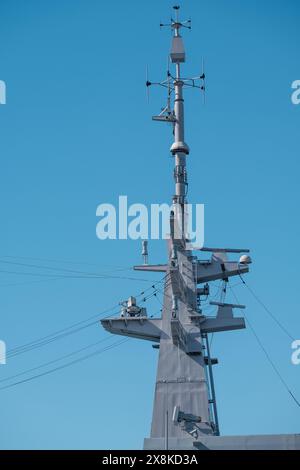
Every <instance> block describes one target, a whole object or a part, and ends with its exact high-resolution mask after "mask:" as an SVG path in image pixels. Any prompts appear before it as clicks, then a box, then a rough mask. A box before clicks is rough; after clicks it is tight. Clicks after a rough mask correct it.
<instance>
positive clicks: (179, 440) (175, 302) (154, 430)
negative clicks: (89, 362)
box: [101, 6, 300, 450]
mask: <svg viewBox="0 0 300 470" xmlns="http://www.w3.org/2000/svg"><path fill="white" fill-rule="evenodd" d="M174 10H175V15H176V16H175V19H174V20H173V19H172V20H171V23H170V24H169V25H164V24H162V25H161V26H170V27H171V28H172V30H173V37H172V46H171V52H170V62H171V63H172V65H173V66H174V68H175V74H174V76H173V75H172V74H171V72H170V71H168V73H167V79H166V80H164V81H163V82H157V83H154V82H150V81H148V80H147V83H146V85H147V87H150V86H152V85H161V86H164V87H166V88H167V89H168V104H167V106H166V107H165V108H164V109H163V111H162V112H161V113H160V114H159V115H158V116H154V117H153V119H154V120H157V121H162V122H171V123H172V125H173V129H174V132H173V134H174V142H173V144H172V146H171V149H170V151H171V154H172V155H173V157H174V164H175V168H174V179H175V193H174V196H173V207H174V210H172V211H171V216H170V239H169V240H168V262H167V263H166V264H159V265H149V264H147V263H148V251H147V246H146V245H145V243H144V245H143V256H144V260H145V264H143V265H141V266H135V267H134V269H135V270H138V271H152V272H164V273H165V285H164V300H163V309H162V315H161V318H148V316H147V312H146V309H145V308H140V307H139V306H138V305H137V304H136V299H135V298H133V297H130V298H129V300H128V302H126V303H125V304H124V303H123V304H122V305H123V308H122V313H121V316H120V317H119V318H115V317H113V318H106V319H104V320H101V324H102V326H103V327H104V328H105V329H106V330H108V331H109V332H111V333H114V334H118V335H123V336H128V337H132V338H139V339H143V340H147V341H151V342H152V343H154V345H153V347H154V348H158V349H159V359H158V368H157V377H156V386H155V397H154V406H153V416H152V426H151V434H150V437H149V438H146V439H145V441H144V448H145V449H149V450H150V449H155V450H157V449H199V450H200V449H246V448H249V449H259V448H264V449H281V448H300V436H299V435H285V436H284V435H278V436H231V437H225V436H220V429H219V422H218V415H217V404H216V396H215V387H214V381H213V370H212V369H213V366H214V365H215V364H217V362H218V361H217V359H215V358H212V357H211V356H210V348H209V341H208V334H210V333H217V332H221V331H228V330H237V329H242V328H245V321H244V318H242V317H235V316H234V314H233V311H234V309H235V308H239V309H241V308H245V307H244V306H243V305H235V304H228V303H225V302H224V300H222V301H220V302H212V305H215V306H216V308H217V313H216V316H215V317H207V316H205V315H204V314H203V312H202V310H201V298H202V296H205V297H207V296H208V295H209V283H210V282H212V281H216V280H221V281H223V282H224V285H226V283H227V282H228V279H229V277H232V276H241V275H242V274H245V273H247V272H248V271H249V264H250V263H251V258H250V256H249V255H246V254H243V253H248V252H249V250H246V249H228V248H205V247H204V248H200V251H202V252H210V253H211V258H210V259H209V260H202V259H199V258H198V257H197V256H195V255H194V254H193V251H192V250H191V245H190V244H189V240H188V234H187V230H186V224H187V220H186V211H185V205H186V203H187V198H186V193H187V191H186V188H187V171H186V158H187V155H188V154H189V147H188V145H187V143H186V142H185V135H184V97H183V90H184V88H185V87H193V88H199V89H200V90H202V91H203V92H204V91H205V82H204V81H205V75H204V73H203V74H202V75H200V76H198V77H192V78H183V77H182V75H181V66H182V64H183V63H184V62H185V50H184V44H183V40H182V37H181V35H180V30H181V29H182V28H190V27H191V23H190V20H189V21H186V22H180V20H179V15H178V12H179V7H177V6H176V7H174ZM172 99H173V109H172V110H171V100H172ZM231 253H233V254H236V253H241V254H242V256H241V257H240V259H239V260H238V261H232V260H229V259H228V257H229V255H230V254H231Z"/></svg>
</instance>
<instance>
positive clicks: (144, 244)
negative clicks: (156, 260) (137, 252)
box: [142, 240, 148, 264]
mask: <svg viewBox="0 0 300 470" xmlns="http://www.w3.org/2000/svg"><path fill="white" fill-rule="evenodd" d="M142 256H143V258H144V264H148V241H147V240H143V241H142Z"/></svg>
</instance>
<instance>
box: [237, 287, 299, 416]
mask: <svg viewBox="0 0 300 470" xmlns="http://www.w3.org/2000/svg"><path fill="white" fill-rule="evenodd" d="M229 288H230V290H231V292H232V295H233V296H234V298H235V300H236V301H237V303H238V304H239V303H240V302H239V300H238V298H237V296H236V294H235V292H234V290H233V289H232V287H231V286H230V285H229ZM240 311H241V313H242V315H244V317H245V319H246V321H247V323H248V325H249V326H250V329H251V331H252V333H253V335H254V337H255V339H256V341H257V343H258V345H259V346H260V348H261V350H262V351H263V353H264V355H265V357H266V358H267V360H268V362H269V364H270V365H271V367H272V369H273V370H274V372H275V373H276V375H277V377H278V378H279V379H280V381H281V383H282V385H283V386H284V388H285V389H286V391H287V392H288V393H289V395H290V396H291V397H292V399H293V400H294V402H295V403H296V405H297V406H298V407H299V408H300V402H299V401H298V400H297V398H296V397H295V395H294V393H293V392H292V391H291V389H290V387H289V386H288V384H287V382H286V381H285V379H284V378H283V376H282V374H281V373H280V371H279V369H278V367H277V366H276V365H275V363H274V361H273V359H272V358H271V356H270V354H269V353H268V351H267V350H266V348H265V346H264V345H263V343H262V341H261V339H260V338H259V336H258V335H257V333H256V331H255V329H254V327H253V325H252V324H251V322H250V321H249V319H248V317H247V316H246V315H245V312H243V311H242V310H241V309H240Z"/></svg>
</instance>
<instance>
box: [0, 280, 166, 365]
mask: <svg viewBox="0 0 300 470" xmlns="http://www.w3.org/2000/svg"><path fill="white" fill-rule="evenodd" d="M165 278H166V276H164V277H163V278H162V279H161V280H160V281H158V282H156V283H155V284H152V285H151V287H149V288H147V289H145V290H144V291H142V292H141V293H140V294H138V295H137V296H136V297H137V298H139V297H141V296H144V297H143V299H142V300H141V302H146V301H147V300H149V298H151V297H152V296H153V295H154V293H155V292H157V289H155V286H156V285H157V284H160V283H161V282H163V280H164V279H165ZM150 289H152V290H154V292H151V293H150V294H148V295H146V296H145V293H146V292H147V291H148V290H150ZM117 307H118V310H116V311H115V312H113V313H111V314H110V315H106V314H107V313H108V312H111V310H114V309H115V308H117ZM117 313H119V304H116V305H114V306H113V307H111V308H109V309H107V310H105V311H104V312H102V313H100V314H99V313H98V314H96V315H93V316H91V317H89V318H87V319H85V320H81V321H79V322H77V323H74V324H72V325H70V326H68V327H65V328H62V329H60V330H56V331H55V332H53V333H50V334H48V335H46V336H43V337H40V338H38V339H36V340H33V341H31V342H29V343H26V344H23V345H21V346H17V347H15V348H13V349H10V350H9V351H8V352H7V357H13V356H16V355H19V354H22V353H25V352H28V351H31V350H33V349H36V348H39V347H42V346H44V345H47V344H49V343H51V342H53V341H56V340H58V339H61V338H64V337H65V336H68V335H70V334H74V333H77V332H78V331H81V330H83V329H85V328H88V327H90V326H93V325H95V324H97V323H98V321H99V319H100V318H103V317H104V318H106V317H108V316H113V315H116V314H117ZM104 315H106V317H105V316H104ZM94 318H96V320H95V321H92V322H90V323H88V324H86V323H87V322H88V321H89V320H93V319H94ZM80 325H82V326H80ZM76 327H78V328H76ZM74 328H75V329H74ZM70 330H71V331H70Z"/></svg>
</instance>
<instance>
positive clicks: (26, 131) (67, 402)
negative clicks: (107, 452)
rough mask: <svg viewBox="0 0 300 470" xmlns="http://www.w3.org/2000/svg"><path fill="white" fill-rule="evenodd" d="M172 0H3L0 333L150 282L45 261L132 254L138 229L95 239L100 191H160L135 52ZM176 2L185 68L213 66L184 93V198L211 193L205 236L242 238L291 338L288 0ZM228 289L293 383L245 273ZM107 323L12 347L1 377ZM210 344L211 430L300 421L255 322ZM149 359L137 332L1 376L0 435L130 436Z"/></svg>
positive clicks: (153, 248)
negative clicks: (202, 88) (5, 385)
mask: <svg viewBox="0 0 300 470" xmlns="http://www.w3.org/2000/svg"><path fill="white" fill-rule="evenodd" d="M172 4H173V2H170V1H167V0H164V1H161V0H155V1H151V2H149V1H142V0H139V1H137V0H129V1H127V2H124V1H120V0H119V1H111V2H104V1H96V0H88V1H83V0H54V1H53V0H52V1H44V2H40V1H38V0H27V1H26V2H24V1H21V0H19V1H16V0H2V1H1V5H0V17H1V29H0V63H1V66H0V79H2V80H5V81H6V84H7V104H6V105H5V106H0V135H1V138H0V159H1V160H0V161H1V171H0V188H1V202H0V205H1V211H0V214H1V233H0V271H1V272H0V338H1V339H5V340H6V342H7V345H8V348H9V349H11V348H15V347H17V346H19V345H22V344H24V343H27V342H30V341H32V340H35V339H36V338H39V337H42V336H45V335H47V334H49V333H52V332H53V331H56V330H59V329H61V328H64V327H67V326H68V325H70V324H72V323H75V322H79V321H81V320H84V319H86V318H88V317H90V316H92V315H96V314H98V313H100V312H102V311H103V310H105V309H106V308H109V307H111V306H113V305H115V304H116V303H117V302H118V301H119V300H123V299H124V298H126V297H127V296H128V295H130V294H134V293H139V292H141V291H142V290H143V289H144V288H147V287H149V285H151V279H153V276H150V275H147V279H148V278H149V281H147V282H143V281H141V280H138V281H131V280H128V279H85V278H76V279H70V278H63V279H59V280H55V281H53V280H50V279H49V278H47V277H46V276H44V275H45V274H48V275H49V273H50V274H51V273H53V272H54V271H53V270H49V269H46V268H48V267H55V268H60V269H71V270H74V269H75V270H80V271H84V272H91V271H92V272H99V273H103V272H107V271H109V270H115V269H116V267H124V268H126V267H129V266H131V265H133V264H136V263H139V262H140V261H141V259H140V258H141V257H140V242H139V241H136V242H134V241H106V242H104V241H99V240H97V238H96V235H95V227H96V222H97V220H96V216H95V211H96V207H97V205H98V204H100V203H102V202H112V203H116V202H117V199H118V196H119V194H127V195H128V197H129V201H130V202H142V203H145V204H149V203H151V202H157V203H159V202H169V201H170V200H171V195H172V192H173V178H172V165H173V162H172V159H171V158H170V156H169V145H170V143H171V137H172V136H171V132H170V129H168V127H165V126H164V125H160V124H157V123H152V122H151V114H154V113H157V112H158V111H159V109H160V107H161V106H162V105H163V104H164V94H163V93H162V92H161V91H160V90H152V91H153V92H152V95H151V101H150V105H148V104H147V102H146V93H145V87H144V82H145V66H146V64H147V63H148V64H149V69H150V75H151V78H152V79H153V80H158V79H160V78H162V77H163V76H164V74H165V68H166V56H167V53H168V51H169V46H170V34H169V33H168V32H167V31H160V30H159V27H158V25H159V23H160V21H166V20H168V19H169V16H170V6H171V5H172ZM181 4H182V9H183V11H182V14H183V15H184V16H187V17H189V16H191V17H192V20H193V30H192V33H191V34H190V33H188V32H187V33H186V34H185V44H186V49H187V54H188V59H189V62H188V63H187V64H186V68H185V70H186V74H189V73H191V74H193V75H195V74H198V73H199V71H200V68H201V58H202V56H204V57H205V63H206V73H207V101H206V106H205V107H203V106H202V102H201V98H200V96H199V95H198V93H197V92H191V91H188V92H187V93H186V106H187V108H186V125H187V130H186V140H187V142H188V144H189V145H190V147H191V154H190V156H189V158H188V172H189V181H190V190H189V199H190V201H191V202H203V203H204V204H205V206H206V231H205V238H206V243H207V245H219V246H220V245H223V246H249V247H250V248H251V250H252V256H253V260H254V263H253V265H252V269H251V274H249V275H248V277H247V279H248V281H249V285H251V286H252V288H253V289H254V290H255V292H256V293H257V294H258V295H259V297H260V298H261V299H262V300H263V301H264V302H265V303H266V305H268V307H269V308H270V309H271V310H272V312H274V314H275V315H277V317H278V318H280V320H281V321H282V323H284V325H286V326H287V328H288V329H289V330H291V331H292V333H293V335H294V336H295V337H296V338H300V328H299V296H298V291H299V285H298V284H299V282H298V279H299V273H298V262H297V253H298V245H299V237H300V230H299V229H300V225H299V170H300V164H299V122H300V106H298V107H297V106H293V105H292V104H291V100H290V94H291V89H290V87H291V83H292V81H293V80H296V79H300V67H299V43H300V28H299V25H300V4H299V2H298V1H297V0H280V1H279V0H264V1H262V0H260V1H258V0H256V1H255V0H251V1H248V0H247V1H246V0H201V1H199V0H189V1H183V2H181ZM7 257H15V258H7ZM29 258H37V259H35V260H33V259H29ZM150 258H151V261H153V262H163V261H164V260H165V244H164V242H153V243H151V244H150ZM41 260H42V261H41ZM54 260H57V261H56V262H54ZM4 261H9V262H10V263H11V262H15V263H19V264H8V263H4ZM69 261H70V262H69ZM20 263H23V264H36V265H37V264H38V265H41V266H43V268H40V269H37V268H35V267H32V266H31V267H30V266H22V265H20ZM84 263H87V264H84ZM88 263H90V264H88ZM2 271H10V273H7V272H2ZM12 272H18V273H20V272H21V273H23V274H12ZM25 272H26V273H31V274H33V273H39V274H43V275H42V276H32V275H31V274H24V273H25ZM59 273H60V274H61V273H62V274H64V273H66V272H65V271H60V272H59ZM118 273H119V275H120V276H132V277H140V278H141V277H142V276H140V275H138V274H136V273H131V272H130V271H120V272H117V273H116V272H115V273H114V275H118ZM43 276H44V277H43ZM143 278H145V276H143ZM157 279H159V277H158V278H157ZM236 293H237V295H238V297H239V300H240V302H242V303H245V304H246V305H247V315H248V317H249V318H250V320H251V322H252V324H253V326H254V328H255V330H256V332H257V334H258V335H259V337H260V338H261V339H262V341H263V343H264V345H265V347H266V348H267V350H268V351H269V353H270V354H271V356H272V358H273V359H274V361H275V362H276V364H277V365H278V367H279V368H280V370H281V372H282V373H283V375H284V377H285V378H286V380H287V381H288V383H289V385H290V387H291V388H292V389H293V390H294V391H295V393H296V394H297V395H298V397H299V396H300V380H299V379H300V366H298V367H296V366H293V365H291V363H290V356H291V348H290V342H291V341H290V340H289V339H288V338H287V337H286V336H285V335H284V334H283V333H282V331H281V330H280V329H279V328H278V327H277V326H276V325H274V323H273V322H272V321H271V320H270V318H269V317H268V316H267V315H266V314H265V312H264V310H263V309H262V308H261V306H259V305H258V304H257V303H256V301H255V300H254V299H253V298H252V296H251V295H250V294H249V292H248V291H247V290H246V289H245V288H244V287H241V286H238V287H237V288H236ZM159 308H160V305H159V303H158V302H157V301H156V300H155V299H154V300H151V302H149V305H148V309H149V313H155V314H156V313H157V312H158V311H159ZM105 336H106V334H105V333H104V332H103V331H102V329H101V327H100V326H98V325H95V326H92V327H89V328H86V329H84V330H82V331H80V332H78V333H77V334H73V335H70V336H66V337H65V338H62V339H60V340H59V341H55V342H53V343H50V344H48V345H46V346H44V347H43V348H40V349H36V350H34V351H31V352H29V353H27V354H20V355H18V356H16V357H14V358H11V359H9V361H8V364H7V365H6V366H0V380H1V379H2V378H5V377H8V376H11V375H14V374H17V373H19V372H20V371H23V370H25V369H29V368H31V367H35V366H38V365H39V364H42V363H44V362H47V361H51V360H53V359H55V358H58V357H60V356H62V355H64V354H68V353H69V352H72V351H74V350H76V349H79V348H81V347H82V348H83V347H85V346H86V345H88V344H90V343H94V342H96V341H99V340H100V339H101V338H104V337H105ZM114 341H116V339H115V338H112V339H111V340H110V343H109V344H111V343H113V342H114ZM104 345H105V343H104ZM99 347H102V345H100V346H97V347H95V348H91V349H89V350H87V351H86V352H84V353H82V354H85V353H89V352H92V351H94V350H95V349H97V348H99ZM213 354H214V355H216V356H217V357H218V358H219V361H220V364H219V365H218V366H216V367H215V377H216V390H217V397H218V401H219V414H220V424H221V430H222V433H223V434H248V433H249V434H250V433H293V432H300V427H299V421H300V419H299V418H300V410H299V408H297V407H296V405H295V403H294V402H293V401H292V400H291V399H290V398H289V396H288V394H287V392H286V391H285V390H284V388H283V387H282V385H281V383H280V382H279V380H278V377H277V376H276V375H275V374H274V372H273V371H272V370H271V368H270V366H269V364H268V363H267V362H266V359H265V356H264V355H263V353H262V352H261V350H260V349H259V348H258V345H257V343H256V341H255V338H254V337H253V334H252V333H251V331H249V330H246V331H240V332H230V333H226V334H219V335H216V336H215V338H214V342H213ZM79 356H80V354H79V355H77V356H75V357H79ZM156 361H157V352H156V351H154V350H152V348H151V344H150V343H149V344H148V343H143V342H138V341H133V340H131V341H129V342H128V343H126V344H124V345H121V346H120V347H117V348H115V349H112V350H111V351H107V352H105V353H103V354H101V355H99V356H95V357H93V358H91V359H90V360H88V361H85V362H82V363H79V364H77V365H74V366H72V367H70V368H66V369H63V370H60V371H57V372H56V373H54V374H50V375H47V376H44V377H41V378H40V379H38V380H34V381H31V382H28V383H25V384H22V385H19V386H16V387H14V388H9V389H7V390H2V391H0V395H1V398H0V410H1V411H0V415H1V428H0V447H1V448H5V449H8V448H9V449H13V448H21V449H26V448H34V449H39V448H74V449H76V448H82V449H83V448H141V447H142V443H143V438H144V437H145V436H148V435H149V431H150V422H151V412H152V399H153V393H154V382H155V373H156ZM63 362H64V361H62V362H61V363H63ZM65 362H66V361H65ZM29 375H31V374H29ZM21 378H22V377H21ZM0 385H1V383H0Z"/></svg>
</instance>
